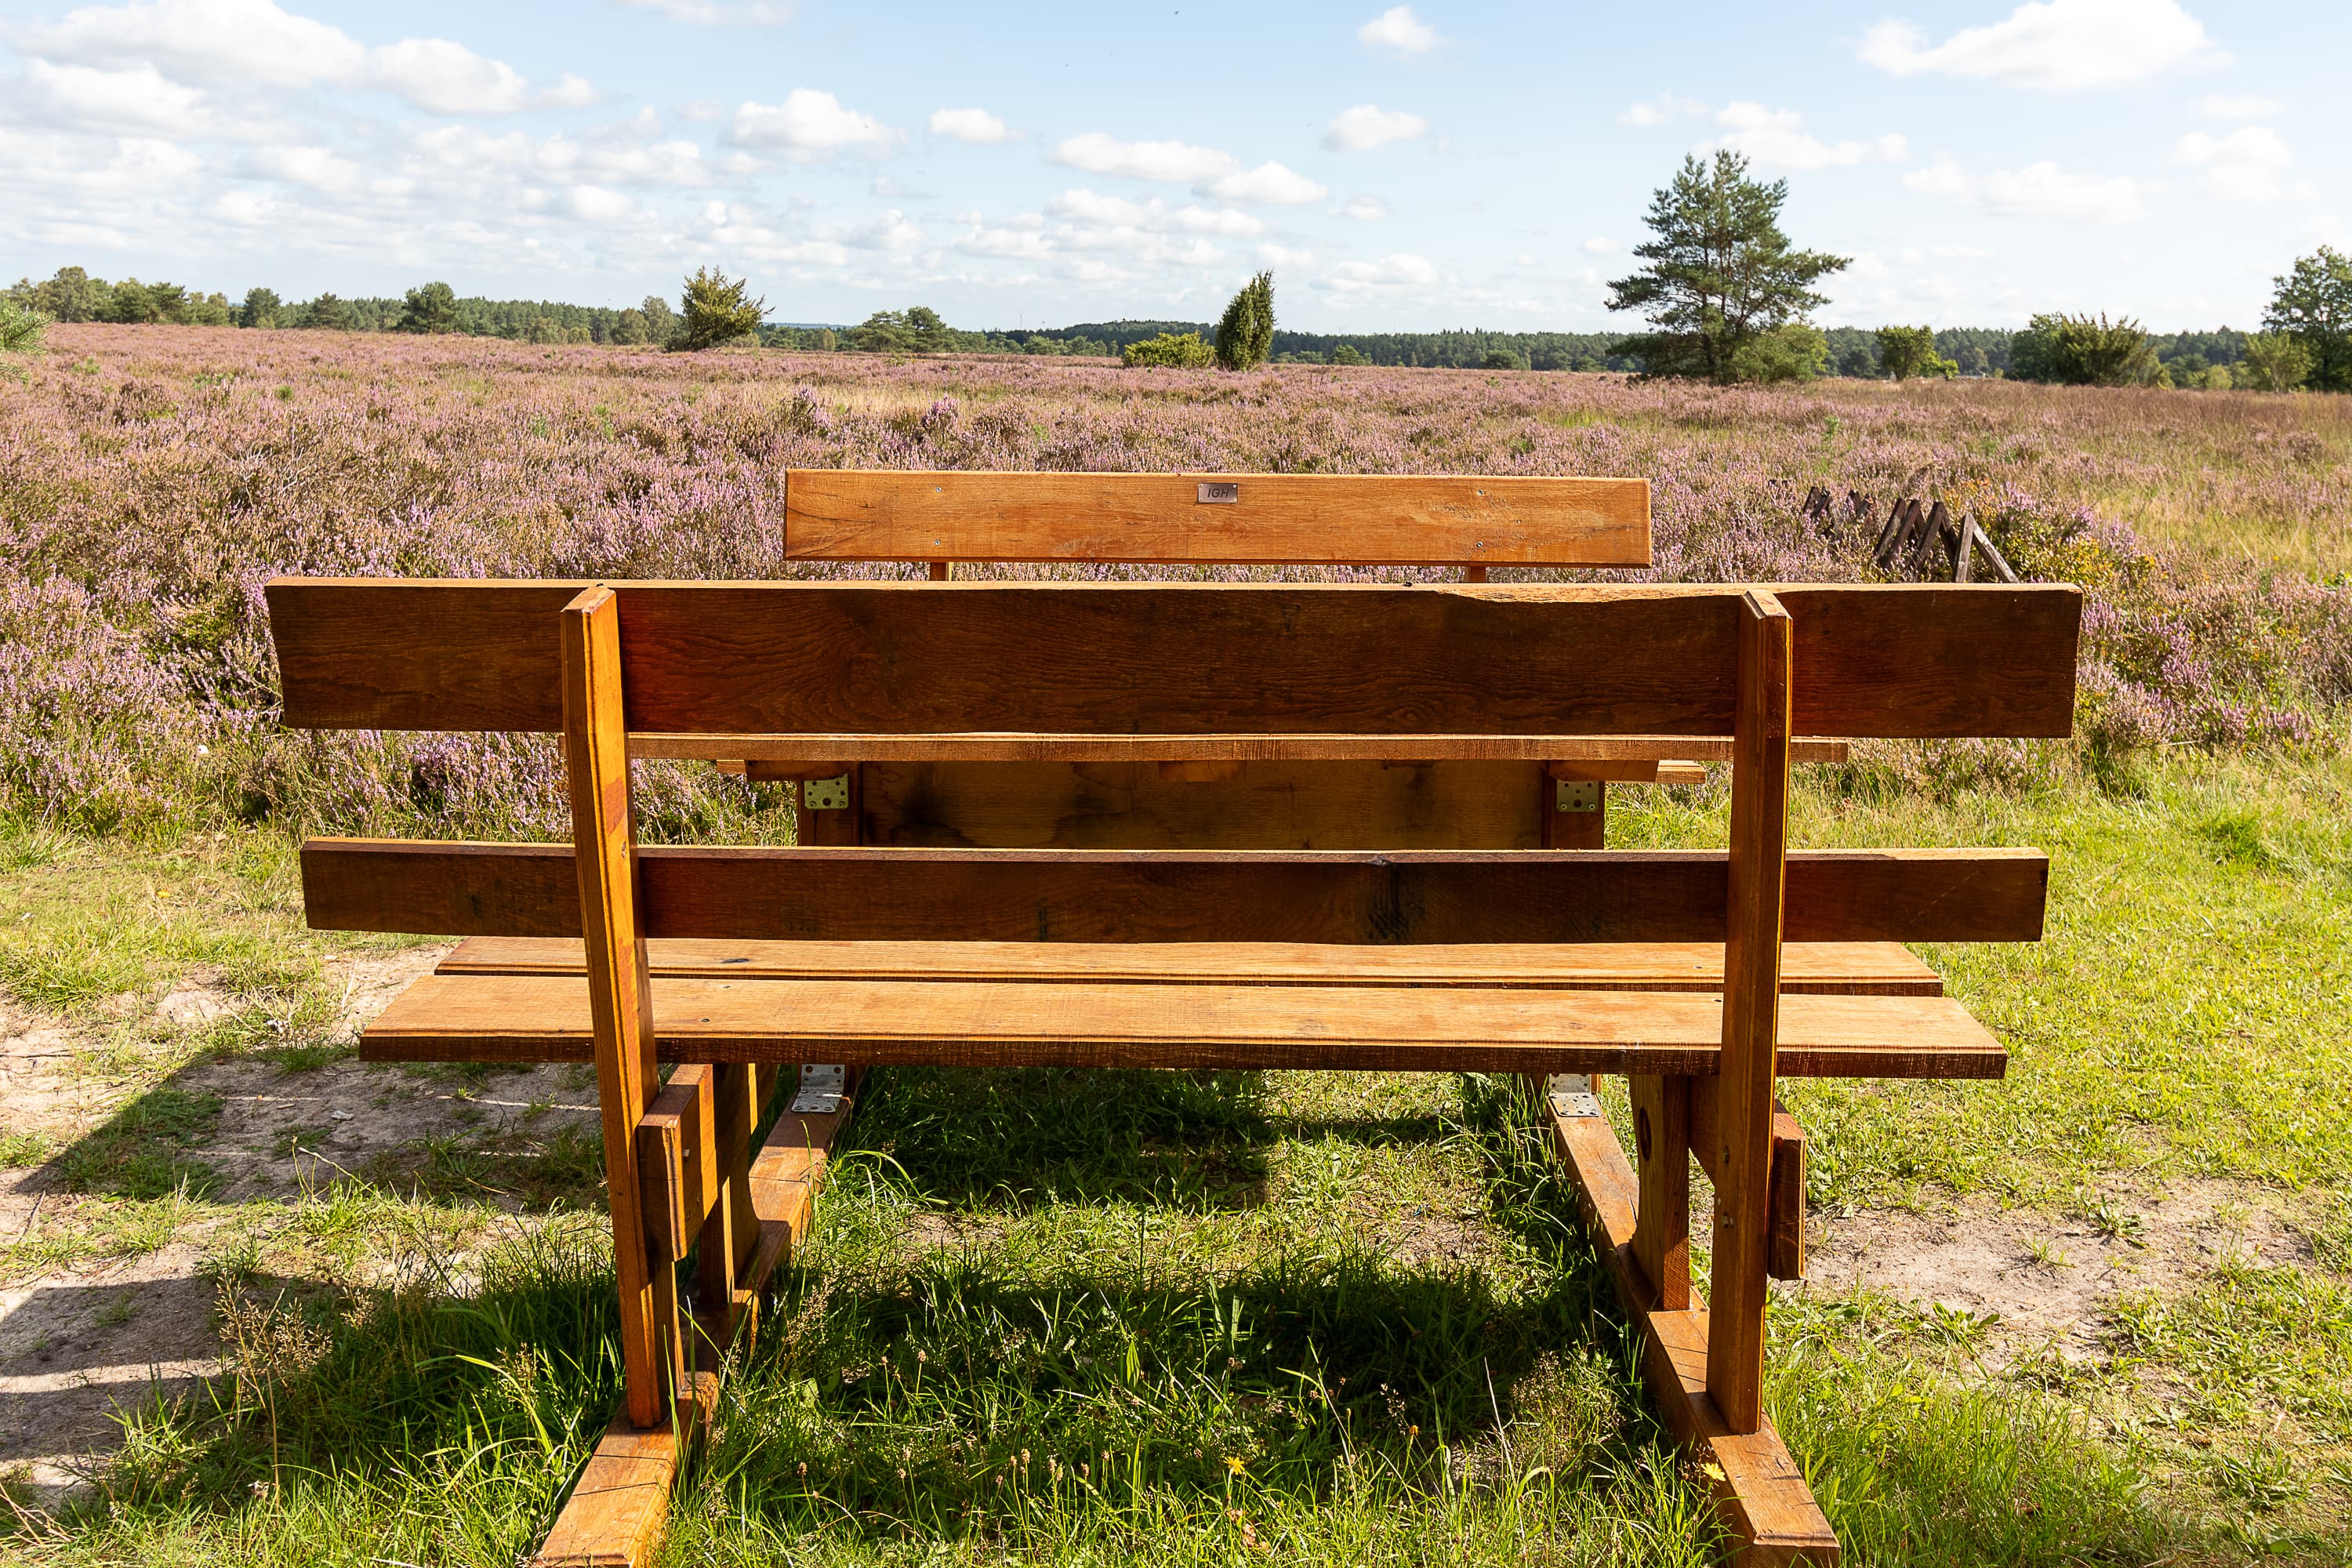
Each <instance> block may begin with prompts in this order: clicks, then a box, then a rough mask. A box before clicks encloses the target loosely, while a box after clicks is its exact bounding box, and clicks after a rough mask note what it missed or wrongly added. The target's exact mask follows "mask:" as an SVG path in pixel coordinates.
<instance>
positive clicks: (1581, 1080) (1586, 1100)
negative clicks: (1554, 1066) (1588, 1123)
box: [1545, 1072, 1601, 1116]
mask: <svg viewBox="0 0 2352 1568" xmlns="http://www.w3.org/2000/svg"><path fill="white" fill-rule="evenodd" d="M1545 1098H1547V1099H1548V1100H1550V1101H1551V1113H1552V1114H1553V1115H1554V1116H1598V1115H1600V1114H1601V1101H1600V1100H1599V1098H1598V1097H1596V1096H1595V1095H1594V1094H1593V1092H1592V1079H1591V1075H1590V1074H1587V1073H1580V1072H1556V1073H1554V1074H1552V1075H1551V1084H1550V1088H1549V1093H1548V1094H1547V1095H1546V1097H1545Z"/></svg>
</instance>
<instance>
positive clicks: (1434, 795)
mask: <svg viewBox="0 0 2352 1568" xmlns="http://www.w3.org/2000/svg"><path fill="white" fill-rule="evenodd" d="M1170 765H1171V764H1164V763H1142V762H1130V763H866V764H865V765H864V766H863V767H862V768H860V769H859V770H858V773H859V774H860V775H861V776H862V778H863V781H864V795H863V801H862V805H863V813H864V816H863V821H862V824H861V826H860V832H861V837H860V840H859V841H860V842H862V843H866V844H870V845H877V846H902V847H903V846H925V847H935V848H982V847H985V848H998V849H1046V848H1062V849H1182V848H1191V847H1197V846H1202V845H1213V846H1215V847H1217V848H1220V849H1534V848H1538V847H1542V835H1543V822H1542V818H1541V816H1539V815H1538V806H1539V805H1540V804H1541V803H1540V801H1539V799H1538V794H1539V792H1538V787H1537V786H1538V784H1540V782H1541V781H1540V780H1539V779H1538V778H1537V777H1536V774H1537V772H1538V770H1537V769H1536V768H1535V767H1533V766H1532V765H1531V764H1529V763H1377V762H1325V763H1247V764H1234V763H1179V764H1173V765H1175V766H1178V767H1180V768H1192V767H1203V766H1206V767H1240V768H1241V769H1242V776H1240V777H1238V778H1232V779H1226V780H1222V781H1201V780H1197V779H1192V778H1187V777H1181V776H1179V777H1171V776H1169V774H1168V773H1167V772H1166V769H1167V767H1168V766H1170ZM754 766H755V767H756V766H757V764H754ZM1202 782H1215V783H1216V784H1217V785H1218V787H1216V788H1212V789H1204V788H1202V787H1200V786H1201V784H1202ZM820 815H821V816H822V815H824V814H820ZM804 842H806V840H804ZM814 842H841V840H837V839H820V840H814Z"/></svg>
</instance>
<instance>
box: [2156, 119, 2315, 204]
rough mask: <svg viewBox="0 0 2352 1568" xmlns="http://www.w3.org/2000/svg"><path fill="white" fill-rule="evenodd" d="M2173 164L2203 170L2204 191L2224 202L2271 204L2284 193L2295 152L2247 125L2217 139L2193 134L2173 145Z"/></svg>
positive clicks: (2267, 132)
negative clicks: (2288, 167)
mask: <svg viewBox="0 0 2352 1568" xmlns="http://www.w3.org/2000/svg"><path fill="white" fill-rule="evenodd" d="M2172 161H2173V162H2174V163H2179V164H2182V165H2184V166H2186V167H2188V168H2191V169H2202V170H2204V171H2205V188H2206V190H2207V191H2209V192H2210V193H2211V194H2212V195H2217V196H2219V197H2221V199H2222V200H2224V201H2231V202H2274V201H2276V200H2278V199H2279V198H2280V197H2281V196H2283V195H2286V194H2287V183H2286V167H2287V165H2288V164H2289V163H2294V151H2293V150H2292V149H2290V148H2289V147H2288V146H2287V144H2286V142H2284V140H2282V139H2281V138H2280V136H2279V133H2278V132H2275V131H2273V130H2271V129H2269V128H2268V127H2266V126H2261V125H2247V126H2242V127H2240V128H2239V129H2238V130H2235V131H2232V132H2230V133H2229V134H2228V135H2227V136H2219V137H2217V136H2210V135H2208V134H2206V133H2205V132H2202V131H2192V132H2189V134H2188V135H2186V136H2183V137H2182V138H2181V139H2180V140H2179V142H2178V143H2176V144H2175V145H2174V147H2173V149H2172Z"/></svg>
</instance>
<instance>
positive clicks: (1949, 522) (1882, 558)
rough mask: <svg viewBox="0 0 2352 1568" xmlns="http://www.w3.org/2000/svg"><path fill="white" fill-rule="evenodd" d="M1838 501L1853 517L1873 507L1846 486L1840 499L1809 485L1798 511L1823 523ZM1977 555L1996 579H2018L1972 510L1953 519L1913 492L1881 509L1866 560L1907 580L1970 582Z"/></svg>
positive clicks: (1939, 506)
mask: <svg viewBox="0 0 2352 1568" xmlns="http://www.w3.org/2000/svg"><path fill="white" fill-rule="evenodd" d="M1841 505H1843V508H1844V510H1845V511H1846V513H1847V514H1848V515H1849V516H1850V517H1852V518H1853V520H1854V521H1862V520H1864V519H1865V518H1867V517H1869V516H1870V515H1871V514H1872V513H1873V512H1874V511H1875V510H1877V507H1876V503H1874V501H1872V500H1871V499H1870V498H1869V497H1867V496H1865V495H1864V494H1862V493H1861V492H1860V491H1858V490H1848V491H1846V493H1845V497H1844V500H1843V502H1841V501H1840V500H1839V499H1838V498H1837V497H1834V496H1832V495H1831V494H1830V492H1829V491H1828V489H1825V488H1823V487H1822V486H1820V485H1815V486H1814V487H1813V488H1812V489H1810V490H1807V491H1806V492H1805V504H1804V508H1803V513H1802V515H1803V516H1804V517H1806V518H1807V519H1809V520H1811V521H1816V522H1827V521H1830V520H1831V519H1832V517H1833V516H1835V515H1836V512H1837V510H1838V508H1839V507H1840V506H1841ZM1979 556H1982V557H1983V560H1984V563H1985V564H1986V565H1988V566H1990V568H1991V569H1992V574H1993V576H1995V577H1998V578H1999V579H2000V581H2002V582H2004V583H2014V582H2016V581H2017V580H2018V576H2017V573H2016V570H2015V569H2014V568H2012V567H2011V565H2010V563H2009V562H2008V560H2007V559H2006V558H2005V557H2004V556H2003V555H2002V554H2001V552H2000V546H1998V545H1996V544H1994V543H1993V542H1992V540H1991V539H1990V537H1988V536H1987V535H1986V533H1985V531H1984V530H1983V529H1981V528H1979V527H1978V526H1977V520H1976V518H1975V516H1974V515H1973V514H1969V515H1965V516H1962V517H1959V518H1954V517H1953V515H1952V511H1951V508H1949V507H1948V506H1947V505H1945V504H1944V503H1943V502H1942V501H1940V500H1939V501H1937V502H1935V503H1934V504H1933V505H1932V506H1931V505H1929V504H1927V502H1924V501H1922V500H1919V499H1918V498H1916V497H1905V498H1898V499H1897V500H1895V504H1894V505H1893V506H1892V507H1891V508H1890V509H1888V510H1887V513H1886V521H1885V522H1884V523H1881V524H1880V525H1879V529H1878V539H1877V542H1876V543H1874V545H1873V546H1872V548H1871V554H1870V562H1871V564H1872V565H1874V566H1875V567H1877V568H1878V570H1880V571H1881V572H1884V573H1885V574H1888V575H1890V576H1894V577H1899V578H1905V579H1908V580H1910V581H1913V582H1920V583H1933V582H1952V583H1973V582H1975V581H1976V580H1977V574H1976V569H1977V560H1978V557H1979Z"/></svg>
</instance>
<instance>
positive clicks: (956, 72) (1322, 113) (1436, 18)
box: [0, 0, 2352, 331]
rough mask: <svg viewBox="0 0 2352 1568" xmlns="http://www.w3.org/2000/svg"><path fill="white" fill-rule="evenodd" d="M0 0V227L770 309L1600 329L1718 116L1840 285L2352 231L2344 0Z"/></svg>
mask: <svg viewBox="0 0 2352 1568" xmlns="http://www.w3.org/2000/svg"><path fill="white" fill-rule="evenodd" d="M1767 9H1768V8H1765V7H1759V6H1755V5H1711V4H1686V5H1679V6H1673V7H1666V6H1638V7H1633V6H1622V5H1567V4H1555V5H1541V6H1512V5H1468V4H1454V3H1450V0H1423V3H1418V4H1415V5H1411V6H1395V7H1390V6H1387V5H1383V4H1381V0H1360V3H1358V4H1352V5H1324V4H1290V5H1265V4H1223V3H1218V4H1207V3H1203V0H1184V3H1183V4H1181V5H1177V4H1161V5H1104V4H1092V5H1076V4H1073V5H1061V4H1055V5H1014V6H1003V5H999V6H987V7H982V6H975V5H968V4H966V5H887V4H867V5H847V4H839V3H836V0H797V3H793V0H766V3H761V0H582V3H579V4H572V5H524V4H503V5H478V4H477V5H451V4H440V3H436V0H422V3H415V4H404V5H398V6H389V5H348V4H331V3H326V0H134V3H131V4H121V5H109V4H98V5H81V6H66V5H39V4H34V5H26V4H18V3H15V0H0V270H5V272H6V273H7V275H8V276H11V277H14V276H16V275H18V274H30V275H33V276H43V275H46V274H47V273H48V272H50V271H52V270H54V269H55V268H57V267H58V266H61V265H65V264H67V263H76V264H79V265H82V266H85V267H88V268H90V269H91V270H92V271H94V272H97V273H100V275H102V276H107V277H117V276H121V275H123V274H135V275H138V276H140V277H143V278H150V279H152V278H157V277H163V278H168V279H172V280H173V281H176V282H183V283H187V284H191V285H196V286H200V287H202V288H204V289H222V290H226V291H227V292H229V293H230V294H231V295H232V296H235V295H239V294H241V293H242V292H243V290H244V289H246V288H247V286H249V285H252V284H268V285H269V286H271V287H273V288H275V289H278V291H279V292H280V293H281V294H285V295H287V296H288V297H289V298H290V297H294V296H298V295H308V294H310V293H314V292H316V291H318V290H320V289H334V290H336V291H338V292H340V293H343V294H346V295H352V294H369V293H396V292H397V291H398V290H399V289H402V288H404V287H406V286H407V285H409V284H412V283H415V282H419V281H422V280H424V279H432V278H440V279H447V280H448V281H449V282H451V283H452V284H454V285H455V286H456V287H457V289H458V291H459V292H460V293H467V294H472V293H483V294H489V295H492V296H496V297H501V298H506V297H518V296H520V297H543V298H552V299H562V300H576V301H580V302H583V303H609V304H622V303H629V302H633V301H635V300H636V299H638V298H639V297H640V296H642V295H644V294H646V293H649V292H659V293H664V294H668V295H673V296H674V295H675V294H676V292H677V279H678V277H679V275H680V274H681V273H682V272H684V271H686V270H688V269H690V268H693V267H695V266H697V265H700V264H703V263H710V264H714V265H718V266H720V267H723V268H727V269H729V270H730V271H731V272H739V273H745V274H748V275H749V276H750V277H751V279H752V281H753V283H754V286H755V288H756V289H758V291H759V292H761V293H762V294H764V295H765V296H766V298H767V300H768V301H769V304H770V309H771V314H772V316H773V317H774V318H776V319H779V320H789V321H856V320H859V319H862V318H863V317H864V316H865V315H866V314H867V313H868V312H870V311H872V310H877V309H880V308H884V307H900V306H905V305H908V304H915V303H924V304H929V305H932V306H934V307H935V308H937V309H939V310H940V311H941V312H942V313H943V314H945V315H946V316H947V318H948V319H949V320H950V321H951V322H954V323H956V324H958V325H968V326H987V327H998V326H1004V327H1010V326H1013V325H1016V324H1022V323H1025V324H1027V325H1031V326H1036V325H1058V324H1063V323H1066V322H1070V321H1096V320H1103V319H1107V318H1114V317H1150V316H1175V317H1180V318H1209V317H1213V316H1214V314H1215V312H1216V310H1217V309H1218V308H1219V306H1220V305H1221V304H1222V302H1223V300H1224V298H1225V297H1226V295H1228V294H1229V293H1230V292H1231V291H1232V290H1233V289H1234V287H1235V286H1236V285H1237V284H1238V283H1239V282H1240V281H1241V280H1242V279H1244V277H1246V276H1247V274H1248V273H1249V272H1251V271H1253V270H1255V268H1259V267H1271V268H1273V269H1274V270H1275V273H1276V283H1277V289H1278V295H1277V302H1278V309H1279V314H1280V316H1281V319H1282V320H1283V321H1284V322H1285V324H1286V325H1290V326H1294V327H1297V328H1302V329H1307V330H1338V331H1345V330H1351V329H1352V330H1373V329H1379V328H1391V329H1426V328H1436V327H1446V326H1470V325H1482V326H1486V327H1492V328H1498V329H1508V330H1537V329H1556V330H1567V331H1610V330H1614V329H1617V328H1620V327H1623V326H1627V325H1629V324H1630V323H1628V322H1627V321H1625V320H1624V318H1622V317H1616V316H1612V315H1611V314H1610V312H1609V311H1608V310H1606V309H1605V307H1604V301H1605V299H1606V287H1605V285H1606V281H1607V279H1610V278H1612V277H1616V276H1620V275H1622V273H1623V272H1625V271H1626V270H1627V269H1628V268H1629V267H1630V265H1631V258H1629V257H1628V256H1627V254H1626V252H1627V250H1629V249H1630V247H1632V246H1633V244H1635V243H1638V241H1639V239H1640V238H1641V236H1642V232H1643V231H1642V224H1641V218H1642V214H1643V209H1644V208H1645V206H1646V205H1647V203H1648V199H1649V194H1650V192H1651V191H1652V190H1653V189H1654V187H1655V186H1657V185H1658V184H1662V183H1663V182H1664V180H1665V178H1666V177H1667V176H1668V175H1669V174H1671V173H1672V171H1673V169H1674V167H1675V164H1676V163H1677V162H1678V161H1679V160H1680V159H1681V157H1682V156H1683V154H1684V153H1689V152H1694V151H1705V150H1706V149H1710V148H1712V147H1715V146H1719V145H1726V144H1727V145H1730V146H1733V147H1736V148H1738V149H1740V150H1742V151H1744V152H1746V153H1748V155H1749V156H1750V157H1751V159H1752V160H1753V161H1754V163H1755V164H1756V166H1757V167H1758V169H1759V171H1760V172H1762V173H1765V174H1769V175H1772V176H1785V177H1786V178H1787V179H1788V181H1789V183H1790V201H1789V205H1788V208H1787V211H1786V215H1785V221H1786V225H1787V226H1788V228H1789V230H1790V233H1791V235H1792V236H1793V237H1795V238H1796V240H1797V241H1798V242H1799V243H1800V244H1803V245H1807V246H1812V247H1820V248H1825V249H1830V250H1834V251H1837V252H1840V253H1842V254H1846V255H1850V256H1853V258H1855V261H1854V265H1853V268H1850V269H1849V270H1848V271H1847V272H1846V273H1844V274H1843V275H1842V276H1841V277H1840V278H1838V279H1836V280H1835V281H1834V282H1833V283H1832V286H1831V290H1830V291H1831V293H1832V304H1831V305H1830V307H1829V308H1827V309H1825V310H1823V311H1822V313H1821V317H1820V319H1821V320H1822V321H1823V322H1824V324H1830V325H1836V324H1843V323H1853V324H1859V325H1866V326H1867V325H1877V324H1879V323H1881V322H1884V321H1914V322H1916V321H1927V322H1931V323H1933V324H1936V325H1939V326H1940V325H2007V324H2016V323H2020V322H2021V321H2023V320H2024V318H2025V317H2026V316H2027V315H2028V314H2029V313H2031V312H2032V311H2034V310H2111V311H2116V312H2123V313H2129V314H2134V315H2137V316H2139V317H2141V318H2143V319H2144V320H2146V321H2147V322H2148V323H2149V324H2150V325H2152V326H2156V327H2159V328H2167V329H2169V328H2185V327H2197V326H2210V325H2214V324H2218V323H2221V322H2229V323H2231V324H2234V325H2238V326H2247V325H2251V324H2252V323H2253V322H2254V321H2255V320H2256V318H2257V317H2258V316H2259V314H2260V312H2261V309H2262V304H2263V300H2265V299H2266V298H2267V296H2268V293H2269V279H2270V278H2271V276H2272V275H2273V274H2274V273H2276V272H2279V271H2281V270H2283V269H2284V268H2285V266H2286V265H2287V263H2288V262H2289V261H2290V260H2291V259H2292V258H2294V256H2295V255H2296V254H2298V253H2299V252H2303V251H2308V250H2309V249H2311V248H2312V247H2314V246H2315V245H2317V244H2320V243H2323V242H2327V243H2335V244H2336V245H2339V246H2344V245H2347V244H2352V135H2347V133H2346V132H2345V131H2344V123H2345V121H2344V103H2343V97H2344V94H2345V92H2346V79H2345V74H2344V72H2345V66H2344V62H2345V61H2346V59H2347V58H2352V6H2347V5H2344V4H2343V3H2342V0H2331V3H2327V4H2318V3H2313V4H2278V5H2260V4H2243V5H2237V6H2234V7H2223V6H2221V5H2217V4H2214V3H2213V0H2034V3H2029V4H2026V5H2013V4H2011V0H1863V3H1849V0H1839V3H1834V4H1826V5H1811V6H1804V7H1795V6H1787V7H1777V8H1771V9H1775V10H1778V11H1779V12H1780V15H1778V16H1774V15H1769V14H1767Z"/></svg>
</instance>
